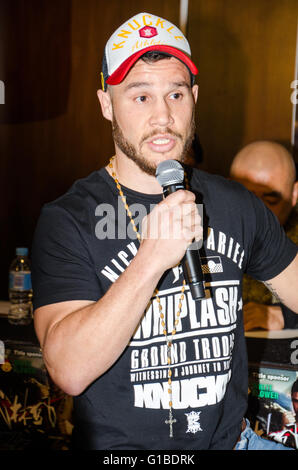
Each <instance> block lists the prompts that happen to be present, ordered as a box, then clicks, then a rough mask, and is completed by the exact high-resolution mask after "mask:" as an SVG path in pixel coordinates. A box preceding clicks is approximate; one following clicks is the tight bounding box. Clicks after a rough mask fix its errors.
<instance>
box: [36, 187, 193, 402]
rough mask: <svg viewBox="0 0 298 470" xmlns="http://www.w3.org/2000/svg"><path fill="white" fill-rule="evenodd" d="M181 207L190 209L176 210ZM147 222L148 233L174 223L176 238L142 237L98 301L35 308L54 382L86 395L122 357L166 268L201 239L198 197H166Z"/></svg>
mask: <svg viewBox="0 0 298 470" xmlns="http://www.w3.org/2000/svg"><path fill="white" fill-rule="evenodd" d="M179 205H181V206H182V205H185V206H184V207H186V210H181V211H179V210H178V211H177V207H178V206H179ZM174 209H175V210H174ZM190 212H192V213H193V215H194V216H193V217H189V213H190ZM145 222H146V226H147V229H146V232H147V233H148V234H149V235H150V233H153V234H157V233H162V234H165V233H169V232H170V226H171V227H173V225H174V226H175V238H174V239H167V238H163V237H156V236H155V237H152V238H150V236H148V238H145V239H143V240H142V242H141V245H140V248H139V250H138V253H137V254H136V256H135V257H134V259H133V260H132V261H131V263H130V265H129V266H128V267H127V268H126V270H125V271H124V272H123V273H122V274H121V276H119V278H118V279H117V280H116V281H115V282H114V283H113V284H112V285H111V287H110V288H109V290H108V291H107V292H106V293H105V295H104V296H103V297H102V298H101V299H99V300H98V301H97V302H93V301H83V300H82V301H81V300H73V301H66V302H59V303H53V304H50V305H46V306H42V307H40V308H38V309H36V310H35V312H34V321H35V328H36V333H37V336H38V338H39V341H40V345H41V348H42V350H43V357H44V361H45V364H46V367H47V369H48V371H49V373H50V375H51V377H52V379H53V380H54V382H55V383H56V384H57V385H58V386H59V387H60V388H61V389H62V390H64V391H65V392H66V393H68V394H70V395H78V394H80V393H82V392H83V391H84V389H85V388H86V387H87V386H88V385H89V384H90V383H92V382H93V381H94V380H95V379H97V378H98V377H99V376H101V375H102V374H103V373H104V372H105V371H106V370H108V369H109V367H111V366H112V364H113V363H114V362H115V361H116V360H117V359H118V357H119V356H120V355H121V353H122V352H123V350H124V349H125V347H126V346H127V345H128V343H129V341H130V339H131V337H132V336H133V333H134V331H135V329H136V328H137V326H138V324H139V322H140V320H141V317H142V315H143V314H144V311H145V309H146V307H147V305H148V303H149V301H150V299H151V297H152V294H153V292H154V289H155V287H156V285H157V283H158V281H159V279H160V277H161V276H162V274H163V273H164V271H165V270H166V269H169V268H171V267H172V266H175V265H176V264H177V263H178V262H179V261H180V259H181V258H182V256H183V254H184V253H185V250H186V248H187V246H188V245H189V243H190V242H191V241H192V239H193V238H194V237H196V238H197V239H198V238H201V237H202V227H201V221H200V217H199V216H198V215H197V208H196V205H195V202H194V195H193V194H192V193H190V192H188V191H178V192H176V193H174V194H172V195H170V196H168V197H167V198H166V199H165V200H164V201H162V202H161V203H160V204H158V205H157V206H155V208H154V209H153V211H152V212H151V213H150V214H149V215H148V216H147V217H146V218H145ZM157 224H158V225H157ZM167 224H168V226H167ZM177 227H178V228H179V230H180V235H179V236H177V235H178V232H177Z"/></svg>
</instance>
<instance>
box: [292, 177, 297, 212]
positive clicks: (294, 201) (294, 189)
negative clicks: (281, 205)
mask: <svg viewBox="0 0 298 470" xmlns="http://www.w3.org/2000/svg"><path fill="white" fill-rule="evenodd" d="M297 202H298V181H296V182H295V183H294V187H293V192H292V207H294V206H296V204H297Z"/></svg>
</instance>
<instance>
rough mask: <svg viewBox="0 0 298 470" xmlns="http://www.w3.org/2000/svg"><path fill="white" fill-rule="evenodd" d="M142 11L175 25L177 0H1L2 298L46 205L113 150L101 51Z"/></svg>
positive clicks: (0, 194)
mask: <svg viewBox="0 0 298 470" xmlns="http://www.w3.org/2000/svg"><path fill="white" fill-rule="evenodd" d="M141 11H144V12H149V13H153V14H157V15H160V16H163V17H166V18H168V19H169V20H172V21H173V22H175V23H177V22H178V18H179V0H171V1H167V0H151V1H150V2H149V1H146V0H138V1H137V0H130V1H121V0H109V1H108V2H104V1H102V0H84V1H82V0H50V1H49V0H13V1H12V0H1V2H0V51H1V52H3V56H2V57H1V61H0V80H3V81H4V82H5V85H6V102H5V105H0V171H1V173H0V214H1V237H0V243H1V245H0V248H1V255H2V260H1V261H2V262H1V270H0V299H6V298H7V287H8V283H7V277H8V274H7V273H8V266H9V263H10V261H11V259H12V257H13V256H14V250H15V247H16V246H21V245H22V246H29V247H30V246H31V242H32V235H33V231H34V227H35V225H36V221H37V218H38V215H39V212H40V209H41V206H42V205H43V204H44V203H45V202H47V201H50V200H53V199H55V198H56V197H58V196H59V195H61V194H62V193H64V192H65V191H66V190H67V189H68V188H69V186H70V185H71V184H72V182H73V181H74V180H75V179H77V178H80V177H84V176H86V175H87V174H89V173H90V172H91V171H93V170H95V169H97V168H100V167H101V166H103V165H105V164H106V162H107V161H108V158H109V157H110V156H111V155H112V154H113V153H114V148H113V142H112V138H111V132H110V123H108V122H107V121H105V120H104V119H103V118H102V116H101V112H100V108H99V104H98V100H97V96H96V91H97V89H98V88H99V87H100V80H99V73H100V70H101V60H102V53H103V48H104V45H105V43H106V41H107V40H108V38H109V36H110V35H111V33H112V32H113V30H114V29H116V28H117V27H118V26H120V25H121V24H122V23H123V22H124V21H126V20H127V19H128V18H129V17H131V16H133V15H134V14H136V13H138V12H141ZM2 59H3V60H2Z"/></svg>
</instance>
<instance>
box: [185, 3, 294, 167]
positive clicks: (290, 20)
mask: <svg viewBox="0 0 298 470" xmlns="http://www.w3.org/2000/svg"><path fill="white" fill-rule="evenodd" d="M297 15H298V2H297V1H296V0H283V1H281V0H270V1H268V0H250V1H249V2H245V1H243V0H240V1H239V0H208V1H207V2H206V1H204V0H195V1H191V2H190V12H189V27H188V39H189V41H190V43H191V45H192V52H193V56H194V59H195V60H196V62H197V63H198V68H199V85H200V93H199V102H198V111H197V121H198V126H199V136H200V140H201V144H202V147H203V151H204V163H203V165H202V168H205V169H207V170H208V171H211V172H215V173H220V174H224V175H227V174H228V170H229V166H230V163H231V160H232V158H233V156H234V155H235V153H236V152H237V150H238V149H239V148H241V147H242V146H244V145H245V144H247V143H248V142H251V141H253V140H259V139H270V140H276V141H278V142H280V143H283V144H285V145H286V146H288V147H289V146H290V137H291V117H292V104H291V101H290V95H291V92H292V91H293V90H291V88H290V83H291V81H292V80H293V79H294V78H293V77H294V64H295V47H296V27H297Z"/></svg>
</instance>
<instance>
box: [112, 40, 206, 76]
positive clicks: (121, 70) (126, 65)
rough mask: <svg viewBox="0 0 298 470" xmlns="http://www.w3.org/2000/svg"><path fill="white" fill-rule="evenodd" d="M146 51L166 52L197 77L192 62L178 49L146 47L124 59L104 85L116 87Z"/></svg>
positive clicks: (196, 71) (196, 70)
mask: <svg viewBox="0 0 298 470" xmlns="http://www.w3.org/2000/svg"><path fill="white" fill-rule="evenodd" d="M148 51H160V52H166V53H167V54H169V55H172V56H174V57H176V58H177V59H180V60H181V61H182V62H183V63H184V64H185V65H186V66H187V67H188V68H189V70H190V72H191V73H192V74H193V75H197V73H198V69H197V67H196V66H195V64H194V63H193V61H192V60H191V59H190V58H189V57H188V55H186V54H185V53H184V52H182V51H180V50H179V49H176V48H175V47H172V46H158V45H156V46H149V47H146V48H145V49H142V50H140V51H138V52H136V53H135V54H133V55H131V56H130V57H128V59H126V60H125V61H124V62H123V63H122V64H121V65H120V66H119V67H118V68H117V70H115V72H114V73H112V75H110V76H109V78H108V79H107V80H106V83H107V84H108V85H118V84H119V83H121V82H122V80H124V78H125V77H126V75H127V73H128V72H129V70H130V69H131V67H132V66H133V65H134V64H135V63H136V61H137V60H138V59H139V58H140V57H141V56H142V55H144V54H145V53H146V52H148Z"/></svg>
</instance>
